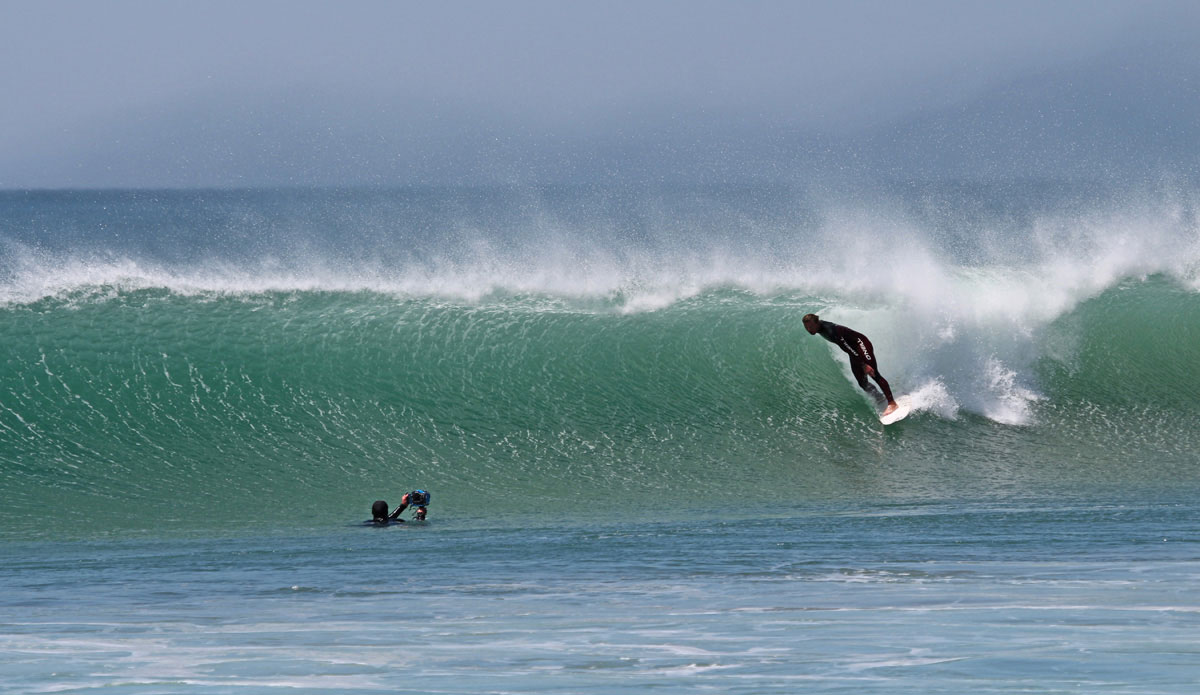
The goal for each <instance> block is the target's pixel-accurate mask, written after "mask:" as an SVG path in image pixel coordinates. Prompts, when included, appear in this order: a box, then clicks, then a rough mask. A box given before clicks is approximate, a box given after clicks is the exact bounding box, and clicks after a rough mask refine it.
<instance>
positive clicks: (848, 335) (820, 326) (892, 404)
mask: <svg viewBox="0 0 1200 695" xmlns="http://www.w3.org/2000/svg"><path fill="white" fill-rule="evenodd" d="M803 321H804V328H805V330H807V331H808V332H809V334H810V335H818V334H819V335H820V336H821V337H822V338H824V339H825V340H828V341H829V342H831V343H833V344H834V345H837V346H838V347H840V348H841V349H842V352H845V353H846V354H847V355H849V356H850V371H851V372H853V373H854V379H855V380H856V381H858V385H859V387H860V388H862V390H864V391H866V392H867V393H869V394H871V397H872V398H874V399H875V400H876V401H878V402H879V404H880V405H883V404H884V403H887V408H885V409H884V411H883V413H882V415H890V414H891V413H892V412H893V411H895V410H896V408H898V407H899V406H897V405H896V399H895V398H893V397H892V389H891V387H889V386H888V382H887V379H884V378H883V376H882V375H880V374H879V365H878V364H877V363H876V362H875V347H874V346H873V345H871V341H870V340H869V339H868V338H867V336H865V335H863V334H862V333H859V332H858V331H854V330H851V329H849V328H846V327H845V326H839V325H838V324H836V323H833V322H832V321H822V320H821V317H819V316H817V315H816V314H805V315H804V319H803ZM868 376H869V377H871V378H872V379H874V380H875V383H877V384H879V388H880V389H883V394H882V395H881V394H880V393H879V390H878V389H876V388H875V387H874V386H872V385H871V384H870V382H868V381H867V377H868Z"/></svg>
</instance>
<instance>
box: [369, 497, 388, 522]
mask: <svg viewBox="0 0 1200 695" xmlns="http://www.w3.org/2000/svg"><path fill="white" fill-rule="evenodd" d="M387 518H388V506H387V502H384V501H383V500H375V504H372V505H371V521H387Z"/></svg>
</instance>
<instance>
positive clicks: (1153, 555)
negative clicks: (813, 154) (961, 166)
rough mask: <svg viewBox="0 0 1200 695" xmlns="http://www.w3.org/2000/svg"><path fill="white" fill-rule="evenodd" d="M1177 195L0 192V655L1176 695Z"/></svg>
mask: <svg viewBox="0 0 1200 695" xmlns="http://www.w3.org/2000/svg"><path fill="white" fill-rule="evenodd" d="M1193 198H1194V196H1193V195H1192V194H1190V193H1189V191H1188V190H1187V189H1186V188H1179V187H1175V188H1170V189H1166V190H1152V191H1150V192H1147V191H1145V190H1142V191H1131V190H1124V191H1123V190H1112V189H1096V188H1094V187H1088V186H1080V185H1078V184H1074V183H1064V182H1058V183H1054V182H1025V183H1021V184H1017V183H1007V184H1003V185H997V186H985V185H975V184H970V185H968V184H953V185H941V186H934V185H918V184H911V183H898V184H894V185H893V186H891V187H889V188H886V189H885V190H883V191H874V192H867V191H857V192H853V191H852V192H849V193H845V192H843V193H839V194H838V195H830V194H829V193H828V192H821V191H820V190H815V191H814V190H791V189H783V188H769V189H741V188H729V189H689V190H657V191H644V190H631V189H596V188H585V189H548V190H533V191H531V190H519V191H514V190H499V189H492V190H479V189H447V190H436V189H402V190H363V191H337V190H306V191H305V190H286V191H56V192H7V193H0V492H2V493H3V494H2V499H3V504H2V505H0V552H2V553H3V557H4V562H3V563H0V690H6V691H7V690H11V691H13V692H30V693H34V692H46V693H50V692H78V693H84V692H105V693H129V694H131V695H132V694H135V693H206V694H207V693H212V694H225V693H238V694H239V695H240V694H242V693H275V692H289V693H295V692H304V693H344V692H389V693H391V692H406V693H407V692H411V693H423V694H425V693H471V694H474V693H509V692H551V691H552V692H584V691H586V692H594V693H628V692H643V691H647V690H651V689H656V690H662V691H666V692H680V693H685V692H686V693H690V692H695V693H701V692H713V691H719V692H729V693H746V694H747V695H749V694H751V693H794V692H798V691H804V692H814V693H846V692H854V693H888V694H889V695H891V694H893V693H914V694H915V693H921V694H923V695H924V694H927V693H961V692H964V691H972V692H979V693H1028V692H1041V693H1072V694H1075V693H1077V694H1080V695H1084V694H1089V695H1090V694H1091V693H1096V692H1112V693H1139V694H1143V693H1170V694H1171V695H1175V694H1179V695H1184V694H1187V693H1191V692H1192V691H1193V690H1194V683H1195V682H1196V668H1195V662H1196V659H1195V656H1196V654H1195V652H1196V649H1195V644H1194V642H1195V640H1194V639H1193V636H1194V634H1195V632H1196V629H1197V627H1198V625H1197V620H1198V618H1197V616H1200V605H1198V602H1197V600H1196V593H1195V590H1194V587H1195V585H1196V579H1197V577H1198V576H1200V569H1198V561H1197V557H1200V556H1198V554H1197V548H1198V547H1200V546H1198V545H1197V544H1198V542H1200V540H1198V537H1197V534H1196V531H1195V529H1196V527H1197V523H1196V522H1197V518H1200V515H1198V514H1197V511H1198V506H1197V504H1196V502H1195V499H1196V497H1197V492H1198V491H1200V473H1198V471H1200V466H1198V465H1197V462H1198V454H1200V434H1197V433H1198V432H1200V408H1198V407H1197V405H1196V403H1197V401H1198V400H1200V399H1198V397H1200V376H1197V372H1198V370H1197V366H1200V347H1198V345H1200V232H1198V229H1200V228H1198V227H1197V222H1196V220H1197V215H1196V213H1195V210H1196V209H1197V206H1196V205H1195V204H1194V202H1193ZM808 312H817V313H820V314H821V316H822V317H824V318H826V319H829V320H833V321H835V322H838V323H842V324H845V325H848V326H850V327H852V328H854V329H856V330H859V331H862V332H863V333H865V334H866V335H868V336H869V337H870V338H871V340H872V341H873V343H874V346H875V348H876V353H877V356H878V360H879V365H880V369H881V371H882V372H883V374H884V375H885V376H886V377H887V379H888V380H889V381H890V383H891V384H892V388H893V389H894V390H895V391H896V392H898V393H907V394H911V396H912V399H913V402H914V404H915V409H914V412H913V414H912V415H910V416H909V417H908V418H907V419H906V420H904V421H903V422H901V423H898V424H896V425H892V426H889V427H887V428H884V427H883V426H882V425H880V424H879V422H878V420H877V416H876V412H875V409H874V406H873V404H872V403H871V402H870V401H869V400H868V398H867V397H866V396H865V395H864V394H863V393H862V392H860V391H859V389H858V388H857V386H856V384H855V383H854V381H853V378H852V377H851V375H850V372H849V369H848V368H847V365H846V360H845V357H844V356H843V355H842V354H841V353H840V352H838V351H837V350H836V349H835V348H834V347H833V346H832V345H830V344H828V343H826V342H825V341H823V340H821V339H820V338H816V337H813V336H810V335H808V334H807V333H806V332H805V331H804V329H803V328H802V326H801V324H800V317H801V316H802V315H803V314H805V313H808ZM417 487H420V488H424V489H426V490H429V491H431V492H432V493H433V504H432V505H431V506H430V510H429V520H428V522H426V523H415V522H412V521H409V522H407V523H405V524H393V525H390V526H386V527H376V526H374V525H371V524H364V520H365V519H366V518H367V517H368V515H369V509H370V505H371V503H372V502H373V501H374V500H376V499H385V500H387V501H389V502H391V504H392V505H393V507H394V506H395V505H396V503H397V502H398V501H399V496H400V495H401V494H403V493H404V492H405V491H408V490H411V489H413V488H417Z"/></svg>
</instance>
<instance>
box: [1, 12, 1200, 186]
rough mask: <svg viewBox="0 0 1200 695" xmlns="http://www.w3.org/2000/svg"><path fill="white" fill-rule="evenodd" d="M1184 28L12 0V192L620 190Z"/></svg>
mask: <svg viewBox="0 0 1200 695" xmlns="http://www.w3.org/2000/svg"><path fill="white" fill-rule="evenodd" d="M1197 35H1200V2H1134V1H1132V0H1129V1H1122V2H1116V1H1112V0H1087V1H1067V0H1060V1H1046V0H1038V1H1024V0H1003V1H1001V0H995V1H993V2H972V1H970V0H953V1H951V0H947V1H944V2H900V1H898V0H897V1H894V2H873V1H856V2H819V3H818V2H799V1H797V2H752V1H751V2H747V1H742V2H732V1H731V2H704V1H693V2H684V1H657V2H656V1H653V0H649V1H647V0H639V1H637V2H633V1H630V2H611V1H610V2H569V1H565V0H563V1H546V2H540V1H529V0H507V1H494V2H452V1H451V2H436V3H435V2H422V3H416V2H367V1H360V2H353V1H345V2H314V1H304V0H289V1H286V2H283V1H279V2H275V1H258V2H255V1H253V0H239V1H237V2H223V1H217V2H212V1H210V2H198V1H192V2H171V1H169V0H153V1H121V0H112V1H109V2H93V1H87V2H65V1H54V0H41V1H24V0H0V66H3V67H2V68H0V187H3V188H24V187H75V186H86V187H91V186H101V187H104V186H118V187H119V186H197V185H205V186H207V185H213V186H237V185H277V184H301V185H304V184H328V183H338V182H347V183H374V184H391V183H419V182H432V183H437V182H444V181H508V180H534V181H536V180H553V179H559V178H562V179H571V178H587V177H588V176H590V175H591V174H592V173H593V172H602V173H604V174H605V175H607V176H610V177H617V178H619V177H620V176H621V174H622V171H623V170H624V168H625V167H626V165H627V163H628V162H630V161H634V160H637V161H640V162H641V164H640V165H639V166H641V167H642V169H640V170H639V171H642V172H643V173H644V169H645V166H646V161H654V160H656V158H657V159H658V160H660V161H667V160H671V161H675V162H676V163H677V165H678V163H679V162H683V161H700V160H702V159H703V160H705V161H716V160H719V159H721V158H722V157H725V158H726V159H728V158H729V156H734V157H743V156H744V157H748V158H749V157H750V155H748V154H746V153H747V152H756V151H758V150H759V149H764V148H765V149H769V148H771V147H774V148H778V146H779V143H781V142H784V143H788V146H794V147H795V148H797V150H798V151H799V150H802V149H803V148H804V147H805V146H806V145H805V143H808V144H809V145H811V143H812V142H814V140H822V139H824V140H823V141H825V142H828V141H829V139H834V140H837V141H839V142H847V141H852V140H854V139H855V138H856V137H858V136H860V135H863V134H868V135H869V134H870V133H872V132H874V133H876V134H875V135H871V136H870V137H874V138H876V139H875V140H864V142H878V129H879V128H881V127H885V126H887V125H888V124H890V123H898V122H901V121H904V120H905V119H912V118H914V117H916V116H918V115H919V114H922V113H934V112H937V111H938V110H945V109H948V108H954V107H955V106H956V105H958V104H964V103H968V102H970V100H972V99H976V98H978V97H980V96H981V95H985V94H987V93H988V92H989V90H995V89H997V88H1000V87H1002V86H1003V85H1006V84H1007V85H1011V84H1012V81H1013V80H1020V79H1028V78H1029V77H1030V76H1034V77H1036V76H1038V75H1043V76H1044V75H1069V74H1076V73H1078V71H1080V70H1086V67H1087V66H1088V65H1093V64H1102V63H1103V62H1104V61H1105V60H1107V58H1106V56H1111V55H1113V54H1114V53H1121V54H1122V55H1136V54H1137V52H1138V51H1139V50H1142V49H1141V48H1139V47H1155V46H1163V45H1165V46H1168V48H1167V49H1164V50H1165V51H1167V53H1166V56H1165V57H1163V56H1159V58H1158V60H1159V63H1156V64H1167V65H1172V64H1175V63H1179V62H1186V61H1187V60H1188V59H1192V58H1195V57H1196V56H1197V54H1196V53H1195V52H1192V53H1190V54H1186V55H1184V56H1182V57H1181V58H1180V60H1178V61H1172V56H1171V54H1170V50H1171V49H1170V48H1169V46H1172V45H1176V44H1186V43H1187V42H1189V41H1190V42H1194V41H1195V36H1197ZM1188 37H1190V38H1188ZM1122 52H1123V53H1122ZM1176 67H1179V68H1180V69H1181V70H1183V72H1182V77H1181V78H1180V79H1184V80H1186V79H1188V77H1189V76H1190V77H1200V71H1197V69H1196V66H1195V65H1190V64H1188V65H1184V66H1178V65H1176ZM1073 71H1074V72H1073ZM1158 72H1161V70H1159V71H1158ZM1061 79H1064V80H1066V79H1071V78H1061ZM1132 82H1136V80H1133V81H1132ZM1185 88H1188V89H1191V90H1193V91H1194V90H1195V89H1196V88H1197V85H1196V84H1195V83H1194V82H1193V83H1191V85H1190V87H1189V86H1186V85H1185ZM1009 89H1011V86H1010V87H1009ZM1052 91H1053V90H1052ZM1130 98H1131V99H1132V98H1134V97H1132V96H1131V97H1130ZM1190 106H1191V102H1190V101H1188V100H1187V99H1184V100H1183V103H1182V104H1181V106H1180V108H1181V109H1182V108H1187V107H1190ZM1193 116H1194V114H1193ZM1180 117H1181V118H1182V117H1183V114H1180ZM943 127H944V126H943ZM864 137H866V136H864ZM756 142H757V143H758V144H759V145H761V147H759V146H758V145H756V144H755V143H756ZM763 143H769V145H768V144H763ZM722 148H723V149H722ZM682 150H688V152H687V153H684V154H681V151H682ZM706 150H708V151H706ZM717 150H721V151H717ZM730 150H735V153H734V154H733V155H727V154H722V152H724V153H728V152H729V151H730ZM685 154H686V156H684V155H685ZM760 154H761V153H760ZM755 156H758V155H755ZM747 161H749V159H747ZM775 165H776V167H778V166H779V163H778V162H776V163H775ZM650 166H651V168H653V165H652V164H651V165H650Z"/></svg>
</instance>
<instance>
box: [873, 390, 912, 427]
mask: <svg viewBox="0 0 1200 695" xmlns="http://www.w3.org/2000/svg"><path fill="white" fill-rule="evenodd" d="M910 410H912V399H910V398H909V397H908V396H900V397H899V398H897V399H896V409H895V410H893V411H892V412H890V413H888V414H887V415H880V416H879V421H880V422H882V423H883V424H885V425H890V424H892V423H893V422H900V421H901V420H903V419H904V418H906V417H908V413H909V411H910Z"/></svg>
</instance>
